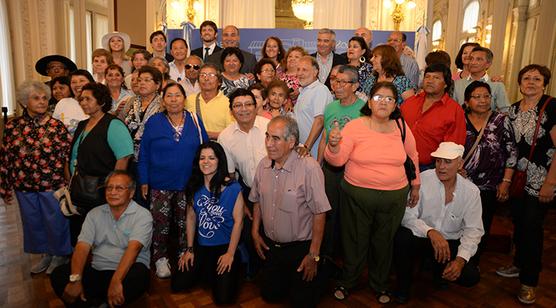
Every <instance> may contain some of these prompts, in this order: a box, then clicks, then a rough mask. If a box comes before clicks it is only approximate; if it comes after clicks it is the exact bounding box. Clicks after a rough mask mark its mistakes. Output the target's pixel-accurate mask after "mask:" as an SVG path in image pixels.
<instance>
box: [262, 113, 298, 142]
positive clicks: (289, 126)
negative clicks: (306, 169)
mask: <svg viewBox="0 0 556 308" xmlns="http://www.w3.org/2000/svg"><path fill="white" fill-rule="evenodd" d="M276 122H282V123H284V124H285V125H284V136H283V137H284V139H285V140H288V139H289V138H290V137H293V138H295V145H297V144H298V143H299V126H297V122H296V121H295V119H294V118H292V117H289V116H283V115H280V116H277V117H274V118H272V120H270V122H269V123H268V125H269V126H270V125H271V124H273V123H276Z"/></svg>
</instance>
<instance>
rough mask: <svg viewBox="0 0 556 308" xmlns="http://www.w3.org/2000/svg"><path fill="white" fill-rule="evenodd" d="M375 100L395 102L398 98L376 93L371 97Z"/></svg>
mask: <svg viewBox="0 0 556 308" xmlns="http://www.w3.org/2000/svg"><path fill="white" fill-rule="evenodd" d="M371 98H372V99H373V101H375V102H387V103H395V102H396V99H395V98H394V97H392V96H383V95H380V94H375V95H373V96H372V97H371Z"/></svg>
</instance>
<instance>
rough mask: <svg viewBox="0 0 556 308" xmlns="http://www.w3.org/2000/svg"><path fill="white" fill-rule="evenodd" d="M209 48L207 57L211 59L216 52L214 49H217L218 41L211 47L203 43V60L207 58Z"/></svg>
mask: <svg viewBox="0 0 556 308" xmlns="http://www.w3.org/2000/svg"><path fill="white" fill-rule="evenodd" d="M207 47H208V49H209V50H208V56H207V57H209V56H211V55H212V53H213V52H214V48H216V41H215V42H214V43H212V44H210V45H209V46H205V43H203V47H202V48H203V56H202V57H201V58H204V57H205V52H207V50H206V49H205V48H207Z"/></svg>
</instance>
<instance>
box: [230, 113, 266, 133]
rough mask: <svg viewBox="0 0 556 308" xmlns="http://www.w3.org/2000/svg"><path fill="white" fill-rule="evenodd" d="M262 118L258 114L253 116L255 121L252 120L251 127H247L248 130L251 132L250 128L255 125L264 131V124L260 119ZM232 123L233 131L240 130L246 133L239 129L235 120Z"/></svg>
mask: <svg viewBox="0 0 556 308" xmlns="http://www.w3.org/2000/svg"><path fill="white" fill-rule="evenodd" d="M263 119H265V118H264V117H261V116H259V115H257V116H255V122H253V127H251V128H250V129H249V132H251V130H252V129H253V128H255V127H256V128H257V129H259V130H264V131H266V125H265V124H264V123H263V121H262V120H263ZM232 125H233V126H234V132H236V131H239V132H242V133H244V134H247V133H246V132H244V131H242V130H241V128H240V127H239V124H237V121H234V123H233V124H232Z"/></svg>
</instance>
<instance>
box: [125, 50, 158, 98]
mask: <svg viewBox="0 0 556 308" xmlns="http://www.w3.org/2000/svg"><path fill="white" fill-rule="evenodd" d="M151 59H152V55H151V53H150V52H148V51H146V50H145V49H137V50H135V51H134V52H133V54H132V55H131V72H132V73H133V72H135V71H136V70H138V69H140V68H142V67H143V66H145V65H147V64H149V62H150V60H151ZM122 70H123V69H122ZM125 85H126V87H128V88H131V74H127V75H126V76H125Z"/></svg>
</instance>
